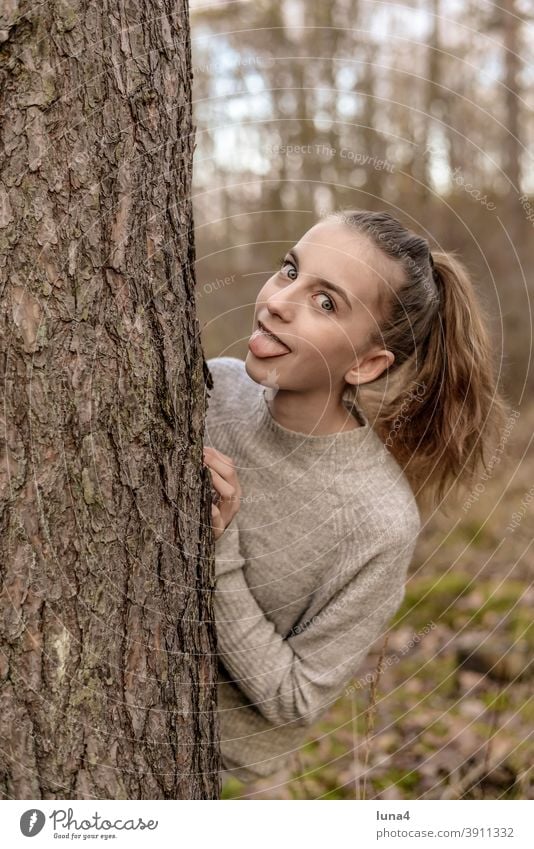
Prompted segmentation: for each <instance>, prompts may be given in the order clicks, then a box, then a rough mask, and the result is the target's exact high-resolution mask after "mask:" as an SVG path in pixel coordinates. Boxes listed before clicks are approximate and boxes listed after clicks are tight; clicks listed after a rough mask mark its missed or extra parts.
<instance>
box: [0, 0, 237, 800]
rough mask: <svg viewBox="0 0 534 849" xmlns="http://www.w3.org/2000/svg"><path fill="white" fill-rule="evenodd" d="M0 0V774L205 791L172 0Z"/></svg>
mask: <svg viewBox="0 0 534 849" xmlns="http://www.w3.org/2000/svg"><path fill="white" fill-rule="evenodd" d="M4 8H5V7H4ZM6 14H7V17H4V20H3V21H0V42H1V43H0V62H1V65H0V72H1V91H2V92H3V93H2V94H1V96H0V98H1V101H0V107H1V111H2V115H3V125H2V129H1V133H2V135H1V157H2V159H1V162H0V281H1V283H0V286H1V300H0V309H1V312H0V321H1V343H2V352H1V353H2V359H1V378H2V382H3V387H2V388H3V397H2V408H1V413H0V415H1V416H2V419H3V423H2V424H3V430H4V433H5V455H4V456H3V458H2V463H1V465H0V497H1V502H0V510H1V513H0V523H1V524H0V560H1V566H0V568H1V570H2V574H1V578H2V585H1V597H0V639H1V651H0V796H1V797H3V798H16V799H25V798H32V799H38V798H42V799H53V798H64V799H71V798H72V799H76V798H79V799H84V798H90V797H92V798H102V799H104V798H117V799H134V798H136V799H154V798H163V799H168V798H178V799H181V798H190V799H198V798H217V797H218V795H219V792H220V781H219V775H218V772H219V768H220V760H219V758H220V756H219V746H218V742H219V736H218V735H219V731H218V723H217V714H216V678H217V671H216V669H217V667H216V637H215V633H214V626H213V624H212V623H213V618H214V617H213V615H212V605H211V589H212V588H213V585H214V579H213V565H212V564H213V541H212V536H211V532H209V531H208V526H209V522H210V515H211V510H210V497H209V495H210V480H209V475H208V473H207V470H206V469H205V468H204V467H203V465H202V444H203V436H204V416H205V405H206V392H205V385H206V384H207V386H208V388H211V379H210V375H209V373H208V371H207V368H206V366H205V362H204V358H203V354H202V348H201V344H200V332H199V326H198V321H197V318H196V311H195V295H194V259H195V254H194V243H193V223H192V209H191V171H192V158H193V150H194V125H193V123H192V115H191V58H190V33H189V21H188V7H187V0H182V2H178V3H176V2H171V0H140V2H136V3H128V2H127V0H104V2H103V3H102V2H98V0H69V2H68V3H66V2H63V0H57V2H49V3H40V4H39V3H38V4H35V3H30V2H29V0H22V2H19V3H17V0H11V2H9V3H8V4H7V13H6V12H4V15H6Z"/></svg>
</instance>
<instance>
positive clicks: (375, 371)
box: [345, 349, 395, 386]
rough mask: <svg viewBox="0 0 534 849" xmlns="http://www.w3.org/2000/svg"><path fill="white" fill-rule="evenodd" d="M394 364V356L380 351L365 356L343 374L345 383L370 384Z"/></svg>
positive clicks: (389, 352) (388, 352) (383, 350)
mask: <svg viewBox="0 0 534 849" xmlns="http://www.w3.org/2000/svg"><path fill="white" fill-rule="evenodd" d="M394 362H395V354H393V353H392V352H391V351H386V350H385V349H382V350H381V351H375V352H374V353H371V354H366V355H365V356H364V357H362V359H361V360H359V361H358V362H357V363H356V364H355V365H354V366H353V367H352V368H351V369H349V371H348V372H347V373H346V374H345V380H346V382H347V383H351V384H353V385H355V386H359V385H361V384H364V383H372V381H373V380H377V379H378V378H379V377H380V375H381V374H382V373H383V372H385V370H386V369H388V368H390V366H391V365H393V363H394Z"/></svg>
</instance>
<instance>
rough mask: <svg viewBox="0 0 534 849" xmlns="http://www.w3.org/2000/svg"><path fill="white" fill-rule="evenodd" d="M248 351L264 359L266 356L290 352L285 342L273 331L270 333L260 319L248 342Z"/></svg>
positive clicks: (277, 355)
mask: <svg viewBox="0 0 534 849" xmlns="http://www.w3.org/2000/svg"><path fill="white" fill-rule="evenodd" d="M248 348H249V351H251V353H252V354H254V356H255V357H259V358H260V359H264V358H266V357H283V356H284V355H285V354H290V353H291V348H289V347H288V346H287V345H286V343H285V342H282V340H281V339H279V338H278V336H276V335H275V334H274V333H271V331H270V330H268V329H267V328H266V327H265V325H264V324H262V322H261V321H258V326H257V328H256V330H255V331H254V333H253V334H252V336H251V337H250V339H249V342H248Z"/></svg>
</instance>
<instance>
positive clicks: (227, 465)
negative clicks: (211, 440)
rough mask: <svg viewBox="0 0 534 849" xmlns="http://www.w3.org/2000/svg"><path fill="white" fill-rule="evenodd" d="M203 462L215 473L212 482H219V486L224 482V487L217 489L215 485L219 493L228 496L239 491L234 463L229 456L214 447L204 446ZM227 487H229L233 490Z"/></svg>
mask: <svg viewBox="0 0 534 849" xmlns="http://www.w3.org/2000/svg"><path fill="white" fill-rule="evenodd" d="M204 462H205V463H206V465H207V466H208V467H209V469H211V470H212V472H215V474H216V475H217V478H216V480H215V481H214V483H216V482H217V483H220V484H221V486H222V484H223V482H225V483H226V489H224V488H223V489H222V490H219V487H218V486H217V490H218V491H220V492H221V495H224V496H226V497H229V496H231V495H235V494H238V493H239V492H240V485H239V481H238V478H237V473H236V470H235V464H234V461H233V460H232V458H231V457H227V456H226V454H223V453H222V452H221V451H217V450H216V449H215V448H209V447H205V448H204ZM228 487H231V488H232V489H233V492H232V491H231V490H230V489H229V488H228Z"/></svg>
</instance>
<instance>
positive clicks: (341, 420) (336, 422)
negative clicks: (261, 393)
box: [267, 389, 361, 436]
mask: <svg viewBox="0 0 534 849" xmlns="http://www.w3.org/2000/svg"><path fill="white" fill-rule="evenodd" d="M332 401H333V399H330V400H329V399H328V398H325V396H324V395H318V394H317V395H310V394H309V393H308V394H304V393H302V392H295V391H294V390H291V391H285V390H283V389H279V390H276V391H275V394H274V395H273V397H269V394H267V403H268V406H269V410H270V413H271V415H272V417H273V418H274V419H275V421H277V422H278V423H279V424H281V425H282V427H285V428H287V429H288V430H294V431H296V432H297V433H307V434H311V433H313V435H314V436H322V435H327V434H330V433H342V432H344V431H347V430H355V429H356V428H358V427H361V425H360V424H359V423H358V422H357V421H356V418H355V417H354V416H353V415H351V414H350V412H349V411H348V410H347V408H346V407H345V406H344V405H343V400H342V399H341V398H338V399H337V400H336V401H335V403H332Z"/></svg>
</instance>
